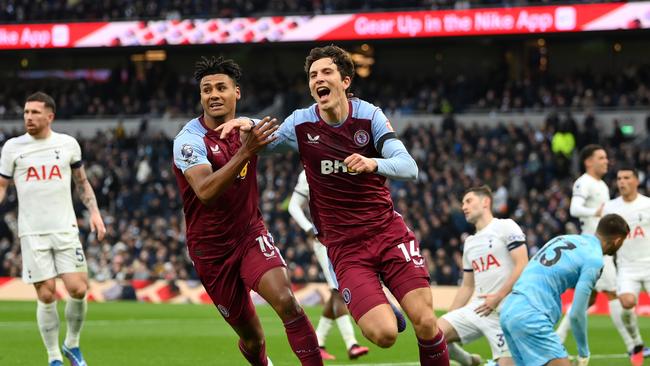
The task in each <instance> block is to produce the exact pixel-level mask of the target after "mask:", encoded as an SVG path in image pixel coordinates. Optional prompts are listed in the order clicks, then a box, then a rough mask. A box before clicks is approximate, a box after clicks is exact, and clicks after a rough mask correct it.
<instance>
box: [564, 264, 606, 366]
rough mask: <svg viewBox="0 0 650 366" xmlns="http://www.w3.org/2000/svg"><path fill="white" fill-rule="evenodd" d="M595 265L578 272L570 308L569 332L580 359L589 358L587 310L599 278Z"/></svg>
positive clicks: (587, 265) (586, 265)
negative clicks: (570, 331) (573, 339)
mask: <svg viewBox="0 0 650 366" xmlns="http://www.w3.org/2000/svg"><path fill="white" fill-rule="evenodd" d="M601 268H602V266H600V267H599V266H598V265H597V264H595V263H587V264H585V266H583V268H582V270H581V272H580V278H579V279H578V283H577V284H576V289H575V292H574V295H573V306H572V307H571V314H570V319H571V330H572V331H573V336H574V338H575V340H576V343H577V345H578V354H579V355H580V356H582V357H587V356H589V343H588V342H587V308H588V307H589V298H590V297H591V292H592V290H593V288H594V285H595V284H596V281H597V280H598V277H599V276H600V269H601Z"/></svg>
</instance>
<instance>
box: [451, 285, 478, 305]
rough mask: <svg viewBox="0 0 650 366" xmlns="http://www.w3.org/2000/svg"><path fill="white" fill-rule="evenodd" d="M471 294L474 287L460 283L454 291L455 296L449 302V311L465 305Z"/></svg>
mask: <svg viewBox="0 0 650 366" xmlns="http://www.w3.org/2000/svg"><path fill="white" fill-rule="evenodd" d="M472 294H474V287H470V286H464V285H461V286H460V287H459V288H458V291H456V296H455V297H454V301H452V303H451V307H450V308H449V311H451V310H455V309H458V308H461V307H463V306H465V304H467V303H468V302H469V299H471V298H472Z"/></svg>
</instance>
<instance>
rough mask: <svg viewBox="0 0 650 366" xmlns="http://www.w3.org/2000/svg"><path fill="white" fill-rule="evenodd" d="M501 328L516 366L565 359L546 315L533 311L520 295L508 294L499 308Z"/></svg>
mask: <svg viewBox="0 0 650 366" xmlns="http://www.w3.org/2000/svg"><path fill="white" fill-rule="evenodd" d="M500 318H501V328H503V333H504V334H505V336H506V342H508V347H510V353H511V354H512V358H513V359H514V361H515V364H516V365H518V366H542V365H546V364H547V363H548V362H549V361H551V360H553V359H556V358H567V357H569V355H568V354H567V351H566V349H565V348H564V346H563V345H562V342H561V341H560V337H558V336H557V334H555V329H554V328H553V326H554V324H553V323H552V322H551V319H549V317H548V316H547V315H546V314H543V313H541V312H540V311H539V310H537V309H535V308H534V307H533V306H532V305H531V304H530V303H529V302H528V299H526V297H525V296H523V295H521V294H510V295H509V296H508V298H506V300H505V302H504V303H503V307H502V308H501V314H500Z"/></svg>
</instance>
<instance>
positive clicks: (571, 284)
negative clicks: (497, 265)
mask: <svg viewBox="0 0 650 366" xmlns="http://www.w3.org/2000/svg"><path fill="white" fill-rule="evenodd" d="M629 232H630V228H629V226H628V224H627V222H625V219H623V218H622V217H621V216H619V215H617V214H609V215H605V216H603V217H602V218H601V219H600V222H599V223H598V226H597V227H596V235H595V236H594V235H590V234H582V235H562V236H558V237H556V238H554V239H551V240H550V241H549V242H548V243H546V244H545V245H544V247H542V249H540V250H539V251H538V252H537V254H535V256H534V257H533V258H532V259H531V261H530V263H529V264H528V266H526V269H524V272H523V273H522V274H521V276H520V277H519V280H517V282H516V283H515V286H514V287H513V289H512V293H511V294H510V295H509V296H508V298H507V299H506V300H505V302H504V303H503V306H502V309H501V326H502V327H503V331H504V333H505V336H506V341H507V342H508V347H510V352H511V353H512V356H513V358H514V360H515V363H516V364H517V365H518V366H524V365H525V366H537V365H551V366H569V365H570V362H569V359H568V355H567V352H566V349H565V348H564V346H562V342H561V341H560V337H559V336H558V335H557V334H556V333H555V331H554V330H553V326H554V325H555V323H556V322H557V321H558V319H559V318H560V315H561V314H562V303H561V300H560V296H561V295H562V293H564V291H566V290H567V289H569V288H575V294H574V299H573V308H572V310H571V312H570V313H569V317H570V321H571V330H572V331H573V334H574V336H575V339H576V343H577V344H578V365H581V366H586V365H587V364H588V363H589V356H590V353H589V343H588V342H587V308H588V303H589V298H590V296H591V292H592V290H593V288H594V286H595V284H596V281H597V280H598V278H599V277H600V273H601V270H602V269H603V255H614V253H616V251H617V250H618V249H619V248H620V247H621V245H623V240H625V237H626V236H627V235H628V233H629Z"/></svg>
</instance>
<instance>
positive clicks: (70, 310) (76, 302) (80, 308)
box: [64, 296, 88, 348]
mask: <svg viewBox="0 0 650 366" xmlns="http://www.w3.org/2000/svg"><path fill="white" fill-rule="evenodd" d="M87 308H88V305H87V302H86V297H85V296H84V298H83V299H75V298H74V297H70V298H69V299H68V302H67V303H66V304H65V320H66V321H67V323H68V331H67V332H66V334H65V342H64V344H65V345H66V347H68V348H75V347H79V335H80V333H81V327H82V326H83V324H84V319H86V309H87Z"/></svg>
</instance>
